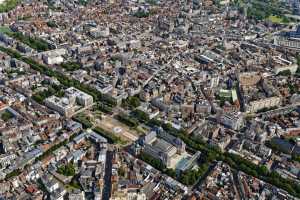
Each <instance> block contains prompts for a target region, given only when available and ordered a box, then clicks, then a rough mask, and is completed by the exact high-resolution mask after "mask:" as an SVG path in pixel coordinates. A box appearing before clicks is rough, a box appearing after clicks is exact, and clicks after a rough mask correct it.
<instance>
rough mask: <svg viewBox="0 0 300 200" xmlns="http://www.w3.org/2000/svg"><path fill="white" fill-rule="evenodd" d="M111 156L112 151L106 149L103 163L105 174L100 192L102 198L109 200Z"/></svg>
mask: <svg viewBox="0 0 300 200" xmlns="http://www.w3.org/2000/svg"><path fill="white" fill-rule="evenodd" d="M112 158H113V152H112V151H107V154H106V163H105V175H104V187H103V192H102V199H103V200H109V199H110V194H111V175H112V172H111V170H112V162H111V161H112Z"/></svg>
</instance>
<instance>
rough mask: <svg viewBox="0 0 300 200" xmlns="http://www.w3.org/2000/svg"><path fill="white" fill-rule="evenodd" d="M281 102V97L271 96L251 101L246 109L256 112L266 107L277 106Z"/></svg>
mask: <svg viewBox="0 0 300 200" xmlns="http://www.w3.org/2000/svg"><path fill="white" fill-rule="evenodd" d="M280 103H281V99H280V97H269V98H265V99H261V100H257V101H251V102H250V103H249V104H248V105H246V111H247V112H251V113H254V112H257V111H259V110H261V109H264V108H272V107H277V106H279V105H280Z"/></svg>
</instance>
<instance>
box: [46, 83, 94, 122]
mask: <svg viewBox="0 0 300 200" xmlns="http://www.w3.org/2000/svg"><path fill="white" fill-rule="evenodd" d="M45 104H46V106H47V107H49V108H51V109H53V110H55V111H57V112H58V113H59V114H61V115H63V116H65V117H71V116H72V115H73V114H74V113H75V111H76V107H78V105H79V106H82V107H88V106H91V105H92V104H93V97H92V96H91V95H89V94H86V93H84V92H82V91H80V90H78V89H76V88H74V87H70V88H68V89H66V90H65V96H64V97H62V98H59V97H57V96H51V97H48V98H47V99H45Z"/></svg>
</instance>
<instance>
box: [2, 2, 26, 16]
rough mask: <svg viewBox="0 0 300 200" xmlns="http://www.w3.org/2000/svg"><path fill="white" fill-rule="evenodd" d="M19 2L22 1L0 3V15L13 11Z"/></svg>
mask: <svg viewBox="0 0 300 200" xmlns="http://www.w3.org/2000/svg"><path fill="white" fill-rule="evenodd" d="M1 2H2V1H1ZM21 2H22V0H4V1H3V2H2V3H0V13H3V12H8V11H10V10H12V9H14V8H15V7H16V6H17V5H18V4H19V3H21Z"/></svg>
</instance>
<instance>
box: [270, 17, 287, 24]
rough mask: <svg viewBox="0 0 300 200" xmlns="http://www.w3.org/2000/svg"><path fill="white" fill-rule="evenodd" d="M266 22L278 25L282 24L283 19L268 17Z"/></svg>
mask: <svg viewBox="0 0 300 200" xmlns="http://www.w3.org/2000/svg"><path fill="white" fill-rule="evenodd" d="M268 20H270V21H271V22H273V23H278V24H279V23H282V21H283V19H282V18H281V17H278V16H274V15H271V16H269V17H268Z"/></svg>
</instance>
